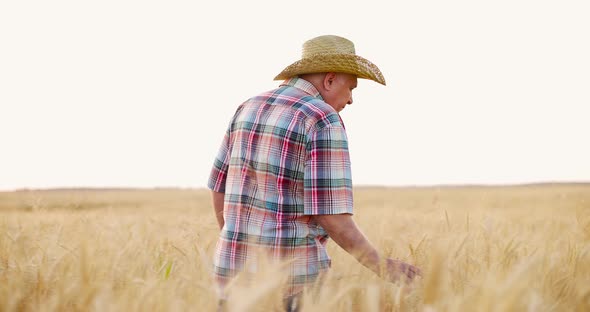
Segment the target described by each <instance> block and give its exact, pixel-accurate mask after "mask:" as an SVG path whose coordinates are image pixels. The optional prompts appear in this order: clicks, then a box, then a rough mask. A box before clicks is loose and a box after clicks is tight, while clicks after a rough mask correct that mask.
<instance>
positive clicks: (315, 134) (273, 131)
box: [209, 78, 352, 293]
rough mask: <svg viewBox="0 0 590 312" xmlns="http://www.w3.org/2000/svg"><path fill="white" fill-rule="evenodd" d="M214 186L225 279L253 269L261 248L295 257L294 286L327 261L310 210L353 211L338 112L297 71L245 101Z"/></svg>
mask: <svg viewBox="0 0 590 312" xmlns="http://www.w3.org/2000/svg"><path fill="white" fill-rule="evenodd" d="M209 186H210V188H212V189H213V190H216V191H218V192H224V193H225V205H224V220H225V226H224V227H223V229H222V231H221V234H220V241H219V243H218V246H217V250H216V257H215V272H216V275H217V278H218V279H219V280H220V282H222V283H223V282H224V281H225V280H226V279H228V278H231V277H233V276H235V274H237V273H238V272H240V271H242V270H243V269H244V264H245V263H246V261H248V262H251V263H252V264H253V266H250V265H248V270H253V271H255V270H256V265H255V264H256V263H257V262H258V261H257V259H256V257H257V255H258V253H257V252H254V249H256V251H260V250H261V249H262V250H263V251H264V252H263V254H265V255H269V256H271V257H272V258H273V259H276V260H295V259H296V260H295V261H292V262H291V265H290V272H289V273H290V275H291V277H292V280H291V284H292V286H293V288H292V289H291V290H290V291H289V293H295V292H298V291H300V290H301V287H302V286H304V285H305V284H307V283H311V282H313V281H314V280H315V278H316V277H317V275H318V274H319V273H320V272H321V271H323V270H325V269H327V268H328V267H329V266H330V259H329V257H328V255H327V253H326V250H325V243H326V239H327V235H326V232H325V231H324V230H323V229H322V228H321V227H320V226H319V225H317V224H316V223H315V222H314V221H313V218H312V216H313V215H317V214H337V213H352V182H351V177H350V162H349V157H348V144H347V139H346V134H345V131H344V127H343V125H342V122H341V120H340V117H339V115H338V114H337V113H336V112H335V111H334V109H333V108H331V107H330V106H329V105H328V104H326V103H325V102H323V101H322V100H321V96H319V93H318V92H317V90H316V89H315V88H314V87H313V86H312V85H311V84H309V83H308V82H307V81H305V80H302V79H299V78H294V79H291V80H289V81H287V82H286V85H285V84H283V85H281V87H280V88H278V89H276V90H273V91H271V92H267V93H264V94H261V95H259V96H257V97H254V98H252V99H250V100H248V101H247V102H245V103H244V104H242V105H241V106H240V107H239V108H238V110H237V111H236V114H235V115H234V117H233V118H232V121H231V123H230V126H229V128H228V131H227V133H226V136H225V138H224V142H223V144H222V148H221V149H220V152H219V155H218V157H217V159H216V161H215V165H214V169H213V171H212V173H211V177H210V181H209Z"/></svg>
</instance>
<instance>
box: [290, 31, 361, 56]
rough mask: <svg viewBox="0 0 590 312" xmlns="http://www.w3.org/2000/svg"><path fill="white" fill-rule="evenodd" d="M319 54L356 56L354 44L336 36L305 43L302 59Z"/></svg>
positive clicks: (320, 37) (314, 39)
mask: <svg viewBox="0 0 590 312" xmlns="http://www.w3.org/2000/svg"><path fill="white" fill-rule="evenodd" d="M318 54H355V51H354V43H352V41H350V40H348V39H346V38H342V37H339V36H334V35H326V36H319V37H316V38H313V39H310V40H308V41H306V42H305V43H303V50H302V53H301V58H304V59H305V58H309V57H311V56H314V55H318Z"/></svg>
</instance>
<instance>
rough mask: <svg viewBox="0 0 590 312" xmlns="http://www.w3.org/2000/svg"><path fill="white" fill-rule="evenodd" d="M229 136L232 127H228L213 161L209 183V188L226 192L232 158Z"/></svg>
mask: <svg viewBox="0 0 590 312" xmlns="http://www.w3.org/2000/svg"><path fill="white" fill-rule="evenodd" d="M229 136H230V129H229V128H228V130H227V131H226V133H225V136H224V137H223V141H222V142H221V146H220V147H219V151H218V152H217V156H216V157H215V160H214V161H213V168H212V169H211V173H210V174H209V181H208V183H207V186H208V187H209V189H211V190H213V191H215V192H219V193H225V181H226V178H227V170H228V167H229V160H230V152H229Z"/></svg>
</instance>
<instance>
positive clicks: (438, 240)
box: [0, 184, 590, 311]
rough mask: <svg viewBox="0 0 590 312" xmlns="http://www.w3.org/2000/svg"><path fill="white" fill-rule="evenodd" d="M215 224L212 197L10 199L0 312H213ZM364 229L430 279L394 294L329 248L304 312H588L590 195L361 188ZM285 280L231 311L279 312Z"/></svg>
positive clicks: (574, 188)
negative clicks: (326, 270)
mask: <svg viewBox="0 0 590 312" xmlns="http://www.w3.org/2000/svg"><path fill="white" fill-rule="evenodd" d="M211 212H212V208H211V206H210V203H209V194H208V193H207V191H205V190H167V189H162V190H53V191H19V192H7V193H0V311H215V309H216V307H217V298H216V294H215V291H214V287H213V284H212V282H211V277H210V274H209V270H210V265H211V263H210V261H211V259H212V254H213V249H214V246H215V242H216V239H217V234H218V230H217V226H216V223H215V220H214V218H213V215H212V213H211ZM355 220H356V221H357V223H358V224H359V226H360V227H361V228H362V229H363V231H364V232H365V234H366V235H367V236H368V237H369V238H370V239H371V241H372V242H373V243H374V244H375V245H376V246H377V247H378V248H379V249H380V250H382V251H383V252H384V253H385V254H386V255H388V256H391V257H396V258H400V259H403V260H406V261H409V262H411V263H415V264H417V265H418V266H420V267H421V268H422V269H423V271H424V279H423V280H421V281H419V282H418V283H417V284H416V285H414V287H413V288H412V289H408V288H407V287H405V286H402V285H394V284H389V283H386V282H384V281H382V280H380V279H379V278H377V277H375V276H374V275H373V274H372V273H371V272H370V271H368V270H367V269H365V268H364V267H362V266H361V265H359V264H358V263H356V261H355V260H354V259H353V258H352V257H350V256H349V255H347V254H346V253H345V252H343V251H342V250H340V249H339V248H338V246H336V245H335V244H334V243H333V242H331V243H330V248H329V251H330V254H331V256H332V263H333V266H332V270H331V272H330V274H329V275H328V276H327V277H326V279H325V281H324V283H323V284H322V285H321V287H318V288H317V289H315V290H314V292H313V294H312V293H311V292H310V293H307V294H306V296H305V298H304V299H305V303H304V308H303V311H590V185H583V184H578V185H576V184H570V185H538V186H516V187H463V188H458V187H456V188H451V187H446V188H436V187H431V188H359V189H356V191H355ZM275 269H276V268H274V267H272V266H268V270H267V271H265V272H260V279H259V280H258V281H257V283H256V284H255V285H254V287H240V286H239V284H238V283H236V285H234V287H233V289H232V291H233V292H232V296H231V297H230V300H229V302H228V307H229V308H230V310H235V311H244V310H247V311H273V310H277V309H279V307H280V306H281V304H280V292H278V291H277V289H278V287H280V283H281V281H282V279H281V275H280V274H278V273H277V272H278V271H275Z"/></svg>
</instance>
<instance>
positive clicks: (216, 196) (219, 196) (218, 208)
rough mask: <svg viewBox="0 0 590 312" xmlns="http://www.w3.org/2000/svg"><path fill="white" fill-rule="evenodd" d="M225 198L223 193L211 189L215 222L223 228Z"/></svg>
mask: <svg viewBox="0 0 590 312" xmlns="http://www.w3.org/2000/svg"><path fill="white" fill-rule="evenodd" d="M224 198H225V193H220V192H215V191H211V200H212V202H213V211H214V213H215V218H216V219H217V224H218V225H219V229H220V230H221V229H223V226H224V225H225V220H224V219H223V202H224Z"/></svg>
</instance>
